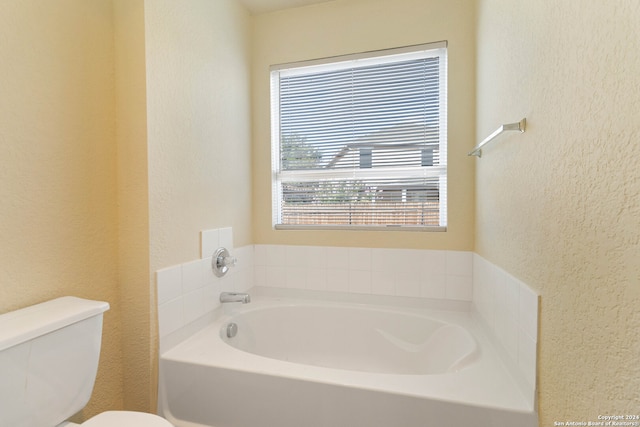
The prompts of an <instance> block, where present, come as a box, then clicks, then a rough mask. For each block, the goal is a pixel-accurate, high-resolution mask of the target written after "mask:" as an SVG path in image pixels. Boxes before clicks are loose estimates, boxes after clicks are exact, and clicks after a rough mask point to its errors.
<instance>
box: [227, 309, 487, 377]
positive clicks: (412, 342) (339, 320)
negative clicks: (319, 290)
mask: <svg viewBox="0 0 640 427" xmlns="http://www.w3.org/2000/svg"><path fill="white" fill-rule="evenodd" d="M231 324H235V325H236V326H237V334H236V335H235V336H233V337H229V336H228V334H227V329H228V328H229V325H231ZM220 337H221V338H222V340H224V341H225V342H226V343H227V344H229V345H231V346H233V347H234V348H237V349H239V350H242V351H245V352H248V353H252V354H255V355H259V356H263V357H268V358H272V359H277V360H283V361H288V362H294V363H301V364H306V365H313V366H322V367H328V368H335V369H345V370H351V371H364V372H372V373H382V374H405V375H430V374H442V373H447V372H455V371H457V370H460V369H463V368H464V367H465V366H467V365H468V364H469V363H472V362H473V360H474V359H475V357H476V356H477V353H478V351H479V349H478V345H477V343H476V341H475V340H474V338H473V336H472V335H471V334H470V333H469V332H468V331H467V330H465V329H464V328H462V327H461V326H458V325H455V324H451V323H446V322H442V321H439V320H436V319H433V318H431V317H428V316H420V315H416V314H406V313H402V312H399V311H396V310H388V309H380V308H378V309H371V308H366V307H362V306H351V307H346V306H329V307H328V306H318V305H313V304H296V305H288V306H281V307H277V308H270V309H269V308H261V309H251V308H248V310H246V311H243V312H242V314H236V315H235V316H232V317H231V318H230V319H229V322H228V323H226V324H223V325H222V326H221V328H220Z"/></svg>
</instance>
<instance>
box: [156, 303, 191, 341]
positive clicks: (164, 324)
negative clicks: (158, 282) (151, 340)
mask: <svg viewBox="0 0 640 427" xmlns="http://www.w3.org/2000/svg"><path fill="white" fill-rule="evenodd" d="M184 324H185V323H184V316H183V308H182V298H181V297H180V298H175V299H172V300H171V301H168V302H165V303H163V304H160V305H159V306H158V332H159V335H160V336H161V337H163V336H166V335H168V334H170V333H172V332H175V331H177V330H178V329H180V328H181V327H183V326H184Z"/></svg>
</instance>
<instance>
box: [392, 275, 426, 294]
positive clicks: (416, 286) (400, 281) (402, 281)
mask: <svg viewBox="0 0 640 427" xmlns="http://www.w3.org/2000/svg"><path fill="white" fill-rule="evenodd" d="M421 293H422V286H421V284H420V280H419V279H417V278H416V279H414V278H411V277H408V276H406V275H403V274H399V275H398V278H397V280H396V295H397V296H399V297H419V296H420V294H421Z"/></svg>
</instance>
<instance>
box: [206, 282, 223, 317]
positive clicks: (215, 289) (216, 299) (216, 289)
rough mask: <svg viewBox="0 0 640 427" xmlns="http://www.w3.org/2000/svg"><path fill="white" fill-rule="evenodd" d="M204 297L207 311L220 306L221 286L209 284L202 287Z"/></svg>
mask: <svg viewBox="0 0 640 427" xmlns="http://www.w3.org/2000/svg"><path fill="white" fill-rule="evenodd" d="M202 299H203V301H204V311H205V313H208V312H210V311H213V310H215V309H216V308H218V307H219V306H220V286H218V285H209V286H205V287H204V288H202Z"/></svg>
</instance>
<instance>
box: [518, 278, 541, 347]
mask: <svg viewBox="0 0 640 427" xmlns="http://www.w3.org/2000/svg"><path fill="white" fill-rule="evenodd" d="M518 316H519V321H520V327H521V328H522V329H523V330H524V332H525V333H526V334H527V335H529V338H531V339H533V340H534V341H537V340H538V295H537V294H536V293H535V292H533V291H532V290H531V288H529V287H528V286H527V285H525V284H524V283H521V285H520V307H519V313H518Z"/></svg>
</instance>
